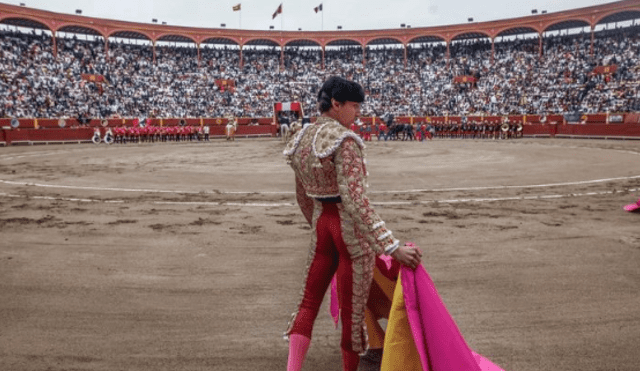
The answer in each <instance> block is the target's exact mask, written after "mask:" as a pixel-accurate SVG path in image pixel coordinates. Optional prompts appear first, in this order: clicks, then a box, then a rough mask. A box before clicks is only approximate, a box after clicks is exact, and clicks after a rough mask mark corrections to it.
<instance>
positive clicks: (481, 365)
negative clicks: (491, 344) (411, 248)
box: [400, 265, 503, 371]
mask: <svg viewBox="0 0 640 371" xmlns="http://www.w3.org/2000/svg"><path fill="white" fill-rule="evenodd" d="M400 274H401V275H402V292H403V294H404V301H405V309H406V311H407V315H408V318H409V327H411V332H412V334H413V340H414V342H415V344H416V348H417V350H418V354H419V355H420V361H421V362H422V367H423V369H424V370H425V371H448V370H464V371H472V370H473V371H475V370H477V371H503V370H502V368H500V367H499V366H497V365H495V364H494V363H492V362H491V361H489V360H488V359H486V358H484V357H483V356H481V355H480V354H477V353H475V352H474V351H472V350H471V349H470V348H469V346H468V345H467V343H466V342H465V340H464V338H463V337H462V334H461V333H460V330H459V329H458V326H457V325H456V323H455V321H454V320H453V318H452V317H451V315H450V314H449V312H448V311H447V308H446V307H445V306H444V303H443V302H442V300H441V299H440V296H439V295H438V291H437V290H436V287H435V285H434V284H433V281H432V280H431V277H429V274H428V273H427V271H426V270H425V269H424V267H423V266H422V265H420V266H419V267H418V268H416V270H415V271H414V270H411V269H410V268H408V267H404V266H403V267H402V268H401V269H400Z"/></svg>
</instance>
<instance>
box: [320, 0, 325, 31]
mask: <svg viewBox="0 0 640 371" xmlns="http://www.w3.org/2000/svg"><path fill="white" fill-rule="evenodd" d="M320 5H322V3H320ZM321 12H322V24H321V25H320V31H324V6H323V7H322V10H321Z"/></svg>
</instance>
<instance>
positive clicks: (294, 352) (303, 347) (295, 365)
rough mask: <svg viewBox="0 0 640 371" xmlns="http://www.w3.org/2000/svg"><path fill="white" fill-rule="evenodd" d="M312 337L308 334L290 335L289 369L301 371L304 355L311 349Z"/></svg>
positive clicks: (289, 370)
mask: <svg viewBox="0 0 640 371" xmlns="http://www.w3.org/2000/svg"><path fill="white" fill-rule="evenodd" d="M310 343H311V339H309V338H308V337H306V336H303V335H298V334H291V335H289V360H288V361H287V371H300V370H301V369H302V363H303V362H304V357H305V356H306V355H307V350H309V344H310Z"/></svg>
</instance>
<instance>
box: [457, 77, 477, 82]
mask: <svg viewBox="0 0 640 371" xmlns="http://www.w3.org/2000/svg"><path fill="white" fill-rule="evenodd" d="M476 81H478V79H476V78H475V77H473V76H456V77H454V78H453V83H454V84H466V83H472V84H475V83H476Z"/></svg>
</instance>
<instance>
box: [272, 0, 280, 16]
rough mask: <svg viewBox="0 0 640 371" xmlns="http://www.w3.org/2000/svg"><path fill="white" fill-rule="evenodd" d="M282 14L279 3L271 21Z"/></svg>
mask: <svg viewBox="0 0 640 371" xmlns="http://www.w3.org/2000/svg"><path fill="white" fill-rule="evenodd" d="M280 13H282V3H280V6H278V9H276V12H275V13H273V16H271V19H276V17H277V16H278V14H280Z"/></svg>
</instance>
